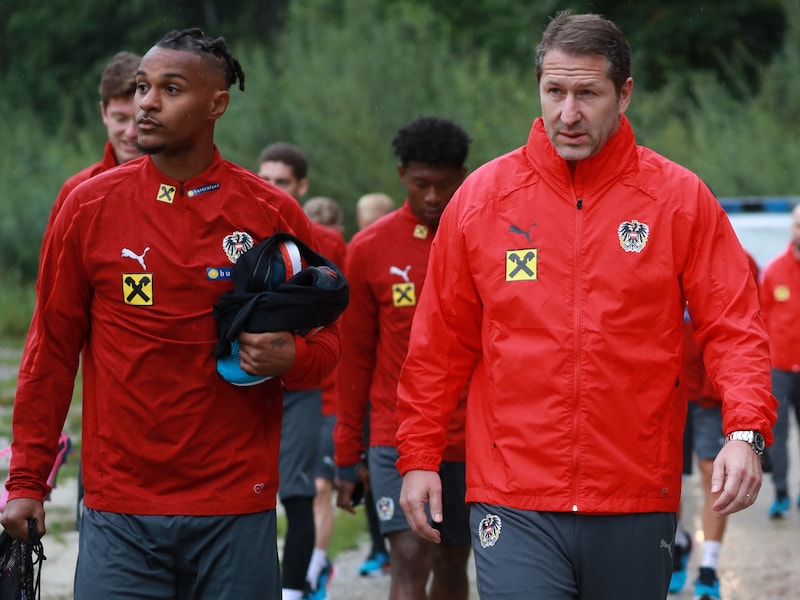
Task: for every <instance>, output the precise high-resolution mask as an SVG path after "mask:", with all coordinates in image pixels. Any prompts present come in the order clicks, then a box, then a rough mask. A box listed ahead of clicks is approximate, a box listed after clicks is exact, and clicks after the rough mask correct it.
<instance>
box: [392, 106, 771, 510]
mask: <svg viewBox="0 0 800 600" xmlns="http://www.w3.org/2000/svg"><path fill="white" fill-rule="evenodd" d="M425 285H426V288H425V293H424V294H423V296H422V301H421V303H420V306H419V308H418V309H417V313H416V315H415V318H414V323H413V327H412V331H411V338H410V340H411V341H410V346H409V351H408V357H407V359H406V362H405V365H404V368H403V371H402V374H401V377H400V383H399V387H398V404H397V416H398V420H399V422H400V426H399V430H398V433H397V437H398V442H399V445H398V450H399V454H400V459H399V461H398V468H399V469H400V471H401V472H402V473H405V472H407V471H409V470H411V469H427V470H435V469H436V468H437V467H438V464H439V460H440V458H441V452H442V448H443V447H444V444H445V433H444V431H445V423H446V422H447V420H448V419H449V417H450V414H451V413H452V411H453V409H454V407H455V406H456V403H457V399H458V396H459V392H460V390H461V389H463V386H464V383H465V382H466V381H467V378H468V377H469V376H470V374H471V375H472V381H471V383H470V387H469V396H468V399H467V434H466V435H467V443H466V452H467V497H466V500H467V501H468V502H485V503H488V504H495V505H504V506H508V507H512V508H518V509H526V510H541V511H562V512H567V511H573V512H580V513H594V514H613V513H635V512H661V511H666V512H675V511H676V510H677V508H678V504H679V501H680V495H681V467H682V438H683V428H684V423H685V418H686V410H687V403H686V392H685V390H684V384H683V382H682V381H681V370H682V358H683V356H682V332H681V327H682V321H683V310H684V306H685V304H686V302H687V300H688V302H689V305H690V306H691V307H692V319H693V322H694V325H695V337H696V339H697V341H698V343H699V345H700V347H701V349H702V351H703V353H704V356H705V360H706V364H707V365H708V366H709V372H710V375H711V377H712V379H713V381H714V383H715V385H716V386H717V388H718V389H719V390H720V393H721V395H722V398H723V408H724V417H723V419H724V429H725V432H726V433H727V432H730V431H732V430H739V429H755V430H758V431H760V432H761V433H763V434H764V436H765V437H767V438H768V439H770V440H771V429H772V423H773V422H774V421H775V417H776V413H775V400H774V398H773V397H772V396H771V394H770V375H769V356H768V352H769V350H768V345H767V336H766V332H765V330H764V324H763V321H762V319H761V316H760V313H759V307H758V296H757V292H756V287H755V282H754V281H753V277H752V275H751V273H750V269H749V267H748V264H747V259H746V258H745V254H744V252H743V251H742V247H741V245H740V244H739V242H738V240H737V238H736V235H735V233H734V232H733V230H732V228H731V226H730V223H729V221H728V219H727V218H726V216H725V214H724V213H723V211H722V209H721V207H720V205H719V203H718V202H717V201H716V199H715V198H714V197H713V196H712V194H711V193H710V192H709V190H708V189H707V187H706V186H705V185H704V184H703V183H702V182H701V181H700V180H699V178H698V177H696V176H695V175H694V174H692V173H690V172H689V171H688V170H686V169H684V168H682V167H680V166H679V165H677V164H675V163H673V162H670V161H668V160H667V159H665V158H663V157H662V156H659V155H658V154H656V153H655V152H652V151H651V150H648V149H646V148H642V147H637V146H636V145H635V141H634V136H633V131H632V129H631V127H630V124H629V123H628V120H627V119H626V118H624V117H623V118H622V122H621V125H620V128H619V130H618V131H617V132H616V133H615V134H614V135H613V136H612V138H611V139H610V140H609V141H608V143H607V144H606V145H605V147H604V148H603V149H602V150H601V151H600V152H599V153H597V154H596V155H595V156H593V157H591V158H589V159H586V160H582V161H578V162H577V164H576V165H575V170H574V173H570V170H569V167H568V165H567V163H566V161H564V160H563V159H562V158H561V157H560V156H559V155H558V154H557V153H556V151H555V150H554V149H553V146H552V145H551V144H550V142H549V140H548V138H547V134H546V132H545V129H544V125H543V122H542V120H541V119H537V120H536V121H535V122H534V124H533V127H532V129H531V133H530V136H529V139H528V143H527V145H525V146H524V147H522V148H519V149H518V150H515V151H513V152H511V153H509V154H507V155H505V156H502V157H500V158H498V159H495V160H494V161H491V162H489V163H488V164H486V165H484V166H483V167H481V168H479V169H478V170H477V171H476V172H475V173H473V174H472V175H471V176H470V177H469V178H468V179H467V180H466V181H465V183H464V184H463V185H462V186H461V188H460V189H459V190H458V191H457V192H456V194H455V196H454V197H453V199H452V200H451V202H450V204H449V205H448V207H447V208H446V209H445V211H444V215H443V216H442V220H441V222H440V225H439V231H438V232H437V235H436V239H435V241H434V243H433V247H432V250H431V258H430V262H429V265H428V277H427V281H426V284H425Z"/></svg>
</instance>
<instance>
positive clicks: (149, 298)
mask: <svg viewBox="0 0 800 600" xmlns="http://www.w3.org/2000/svg"><path fill="white" fill-rule="evenodd" d="M122 299H123V300H124V301H125V304H130V305H131V306H153V274H152V273H123V274H122Z"/></svg>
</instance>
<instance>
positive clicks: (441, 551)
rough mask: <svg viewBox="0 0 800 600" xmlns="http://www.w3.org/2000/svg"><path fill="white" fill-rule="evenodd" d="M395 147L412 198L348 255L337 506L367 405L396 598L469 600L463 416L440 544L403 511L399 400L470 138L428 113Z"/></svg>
mask: <svg viewBox="0 0 800 600" xmlns="http://www.w3.org/2000/svg"><path fill="white" fill-rule="evenodd" d="M392 145H393V146H394V149H395V154H396V155H397V157H398V158H399V159H400V164H399V165H398V173H399V174H400V180H401V181H402V183H403V185H404V186H405V188H406V190H407V192H408V196H407V199H406V201H405V203H404V204H403V206H402V207H401V208H400V209H398V210H396V211H394V212H392V213H390V214H388V215H386V216H385V217H383V218H382V219H380V220H378V221H376V222H375V223H373V224H372V225H370V226H368V227H366V228H365V229H362V230H361V231H359V232H358V233H357V234H356V235H354V236H353V239H352V240H351V241H350V246H349V247H348V253H347V263H346V267H345V275H346V276H347V279H348V282H349V283H350V306H349V310H346V311H345V313H344V315H343V316H342V343H343V345H342V360H341V362H340V364H339V368H338V369H337V391H338V395H339V411H338V414H337V422H336V429H335V430H334V443H335V449H336V464H337V467H338V469H337V472H338V478H337V481H338V484H339V494H338V505H339V506H340V507H342V508H344V509H345V510H349V511H351V512H352V511H353V507H352V504H351V496H352V493H353V490H354V487H355V484H356V482H357V481H358V471H359V466H360V463H361V456H362V454H363V452H364V437H363V432H364V420H365V418H366V416H367V407H368V406H369V418H370V423H369V445H370V447H369V450H368V455H367V466H368V469H369V485H370V486H371V488H372V495H373V497H374V500H375V507H376V510H377V514H378V519H379V522H380V529H381V533H382V534H383V535H384V536H385V537H386V538H387V539H388V541H389V555H390V563H391V578H392V579H391V584H390V585H391V591H390V597H391V598H396V599H397V600H403V599H424V598H431V599H441V600H444V599H448V600H451V599H454V600H459V599H461V600H466V598H467V596H468V593H469V585H468V578H467V571H466V565H467V559H468V557H469V550H470V540H469V524H468V512H467V509H466V506H465V504H464V491H465V484H464V472H465V471H464V460H465V457H464V431H463V428H464V414H463V411H460V412H457V414H456V416H455V418H454V419H452V421H451V422H450V423H449V424H448V425H449V436H448V439H447V440H446V443H445V445H446V448H445V449H444V462H443V463H442V465H441V473H442V476H443V478H444V479H445V481H446V487H447V492H446V493H445V501H446V502H448V503H449V504H448V506H450V511H449V513H448V518H447V520H446V521H445V522H444V523H442V524H439V527H441V529H442V546H441V547H438V548H437V547H436V546H435V545H434V544H432V543H430V542H429V541H427V540H423V539H422V538H420V537H418V536H417V535H415V534H414V532H412V531H411V529H410V526H409V523H408V521H407V519H406V515H405V514H404V513H403V511H402V510H401V509H400V487H401V483H402V479H401V476H400V473H399V472H398V470H397V467H396V466H395V461H396V460H397V449H396V447H395V433H396V431H397V419H396V417H395V404H396V401H397V393H396V391H397V378H398V375H399V374H400V368H401V366H402V363H403V358H404V357H405V354H406V349H407V347H408V336H409V332H410V329H411V319H412V317H413V315H414V311H415V310H416V308H417V302H418V300H419V298H420V294H421V293H422V291H423V284H424V282H425V277H426V272H427V265H428V254H429V251H430V247H431V242H432V240H433V238H434V235H435V234H436V230H437V227H438V224H439V219H440V217H441V215H442V211H444V210H445V206H447V203H448V202H450V198H451V197H452V196H453V193H454V192H455V191H456V188H458V186H459V185H460V184H461V182H462V181H463V179H464V174H465V172H466V168H465V166H464V161H465V160H466V157H467V151H468V147H469V138H468V136H467V134H466V133H465V132H464V131H463V130H462V129H461V128H460V127H459V126H458V125H456V124H455V123H453V122H452V121H449V120H447V119H441V118H437V117H422V118H420V119H417V120H415V121H413V122H412V123H409V124H408V125H406V126H405V127H402V128H401V129H400V130H399V131H398V132H397V134H396V135H395V137H394V139H393V140H392ZM437 470H439V469H438V467H437ZM431 574H433V577H432V580H431V585H430V590H429V592H426V586H427V583H428V579H429V578H430V576H431Z"/></svg>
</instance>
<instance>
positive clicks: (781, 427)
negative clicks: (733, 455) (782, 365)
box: [767, 369, 800, 498]
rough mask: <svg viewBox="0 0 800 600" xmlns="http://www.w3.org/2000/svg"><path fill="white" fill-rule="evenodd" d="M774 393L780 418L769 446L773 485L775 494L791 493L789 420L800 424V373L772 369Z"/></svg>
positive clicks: (785, 494)
mask: <svg viewBox="0 0 800 600" xmlns="http://www.w3.org/2000/svg"><path fill="white" fill-rule="evenodd" d="M772 395H773V396H775V397H776V398H777V399H778V420H777V421H776V422H775V425H774V426H773V428H772V434H773V435H774V436H775V442H774V443H773V444H772V446H770V447H769V449H768V450H767V452H769V457H770V459H771V460H772V485H773V486H774V487H775V496H776V497H778V498H783V497H785V496H788V495H789V489H788V485H787V482H786V480H787V477H788V474H789V450H788V447H787V446H788V443H789V421H790V420H791V418H792V412H794V418H795V421H796V422H797V424H798V426H800V373H792V372H791V371H782V370H780V369H772Z"/></svg>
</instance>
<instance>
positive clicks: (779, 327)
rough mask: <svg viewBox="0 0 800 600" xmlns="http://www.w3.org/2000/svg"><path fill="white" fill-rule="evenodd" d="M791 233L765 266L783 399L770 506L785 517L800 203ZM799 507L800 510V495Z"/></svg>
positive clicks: (796, 380)
mask: <svg viewBox="0 0 800 600" xmlns="http://www.w3.org/2000/svg"><path fill="white" fill-rule="evenodd" d="M790 237H791V239H790V241H789V244H788V246H787V248H786V251H785V252H784V253H783V254H781V255H780V256H777V257H775V258H774V259H773V260H772V261H770V262H769V264H767V266H766V267H764V273H763V276H762V281H761V287H760V290H761V312H762V313H763V314H764V321H766V324H767V331H768V332H769V339H770V354H771V357H772V393H773V394H774V395H775V397H776V398H777V399H778V421H777V422H776V423H775V426H774V427H773V429H772V432H773V434H774V435H775V444H774V445H773V446H772V447H771V448H770V449H769V456H770V458H771V459H772V486H773V488H774V490H775V498H774V499H773V501H772V504H771V505H770V507H769V516H770V518H772V519H780V518H782V517H783V516H784V514H785V513H787V512H788V511H789V508H790V506H791V504H792V501H791V498H790V490H789V486H788V473H789V451H788V443H789V423H790V421H791V419H792V413H794V419H795V422H796V423H797V424H798V425H800V334H798V330H797V328H798V323H800V204H799V205H797V206H795V207H794V209H792V225H791V231H790ZM797 505H798V507H799V508H800V495H798V496H797Z"/></svg>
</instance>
